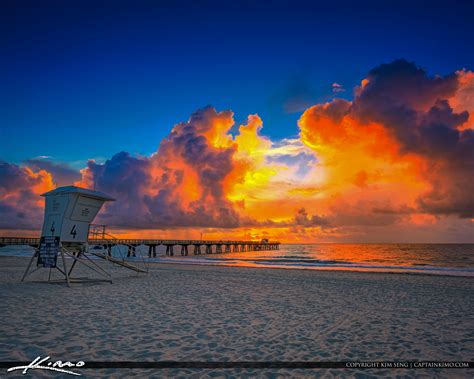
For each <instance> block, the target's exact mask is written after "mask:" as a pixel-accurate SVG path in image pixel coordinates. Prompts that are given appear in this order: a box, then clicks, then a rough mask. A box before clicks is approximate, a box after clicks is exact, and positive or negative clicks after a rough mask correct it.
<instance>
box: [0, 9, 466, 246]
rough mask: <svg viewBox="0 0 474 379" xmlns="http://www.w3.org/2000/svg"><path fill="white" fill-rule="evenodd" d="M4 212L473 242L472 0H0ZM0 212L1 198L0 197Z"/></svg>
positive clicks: (244, 231)
mask: <svg viewBox="0 0 474 379" xmlns="http://www.w3.org/2000/svg"><path fill="white" fill-rule="evenodd" d="M1 7H2V12H0V19H1V20H0V21H1V22H0V28H1V29H2V30H1V33H0V55H1V57H2V59H1V60H0V79H1V82H2V91H0V133H1V134H0V175H1V176H0V218H1V219H2V221H1V222H0V231H2V232H3V234H19V233H20V234H23V235H32V234H34V233H35V231H37V230H38V229H39V228H40V226H41V219H42V206H43V205H42V203H41V201H42V199H41V198H39V196H38V194H39V193H40V192H41V191H45V190H48V189H51V188H54V187H55V186H58V185H67V184H76V185H81V186H85V187H91V188H96V189H100V190H103V191H104V192H109V193H111V194H112V195H114V196H115V197H116V198H117V199H118V201H117V202H115V203H114V204H113V205H110V206H109V207H108V208H106V209H105V210H104V212H103V214H101V216H100V217H101V219H100V220H99V221H101V222H104V223H107V224H108V225H110V227H111V228H112V229H114V230H115V232H116V233H118V234H123V235H130V236H138V235H147V236H148V235H153V236H172V237H175V236H176V237H179V236H189V235H190V234H192V235H194V234H196V235H199V234H200V233H201V232H204V233H205V234H206V235H207V236H208V237H216V238H217V237H219V238H220V237H222V236H224V237H226V236H229V237H231V236H232V237H233V236H235V237H242V238H243V237H245V238H260V237H262V236H264V237H275V238H280V239H282V240H286V241H290V242H300V241H301V242H319V241H323V242H324V241H327V242H474V237H473V236H474V233H473V232H474V229H473V226H474V223H473V219H474V199H473V195H472V194H471V193H470V191H469V190H468V189H469V188H472V187H473V185H474V182H473V179H472V177H473V176H474V175H473V172H474V171H473V168H474V157H473V152H472V151H473V150H474V143H473V139H474V137H473V136H472V133H473V117H474V116H471V113H473V112H474V100H473V93H474V79H473V74H472V71H471V70H473V69H474V50H473V49H471V48H470V46H471V45H472V40H473V39H474V28H472V19H471V17H470V15H472V14H473V12H474V3H472V1H464V2H463V1H459V2H456V3H455V4H453V3H449V2H433V1H429V2H428V1H383V2H375V1H370V2H369V1H366V2H364V1H362V2H357V4H355V3H354V2H350V1H331V2H325V3H319V2H314V1H313V2H309V1H308V2H306V1H272V2H264V1H261V2H255V1H236V2H215V1H194V2H192V1H169V2H166V1H68V2H64V1H43V2H37V1H4V2H2V5H1ZM2 214H3V215H2Z"/></svg>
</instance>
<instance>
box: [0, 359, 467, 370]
mask: <svg viewBox="0 0 474 379" xmlns="http://www.w3.org/2000/svg"><path fill="white" fill-rule="evenodd" d="M29 364H31V361H30V362H16V361H4V362H0V368H2V369H8V368H10V367H15V366H28V365H29ZM64 368H66V369H67V367H64ZM237 368H239V369H316V368H322V369H327V368H336V369H341V368H345V369H434V368H436V369H446V368H461V369H463V368H464V369H466V368H474V362H467V361H343V362H308V361H295V362H292V361H274V362H262V361H231V362H230V361H228V362H199V361H190V362H177V361H159V362H150V361H143V362H136V361H89V362H87V361H85V364H84V366H82V367H75V368H69V369H71V370H77V371H80V370H83V369H237ZM33 370H34V368H33Z"/></svg>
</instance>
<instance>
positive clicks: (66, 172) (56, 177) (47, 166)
mask: <svg viewBox="0 0 474 379" xmlns="http://www.w3.org/2000/svg"><path fill="white" fill-rule="evenodd" d="M49 159H50V157H46V156H42V157H38V158H32V159H29V160H27V161H26V162H25V165H26V166H28V167H30V168H31V169H33V170H36V171H37V170H45V171H47V172H49V173H50V174H51V175H52V177H53V181H54V183H55V184H56V185H58V186H67V185H72V184H73V183H74V182H76V181H78V180H80V179H81V173H80V172H79V170H75V169H74V168H72V167H70V166H69V165H67V164H65V163H58V162H54V161H51V160H49Z"/></svg>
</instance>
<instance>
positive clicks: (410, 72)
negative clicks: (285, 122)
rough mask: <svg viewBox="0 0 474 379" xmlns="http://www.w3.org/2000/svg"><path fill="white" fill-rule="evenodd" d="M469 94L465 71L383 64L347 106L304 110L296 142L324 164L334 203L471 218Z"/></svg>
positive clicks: (473, 164) (473, 154)
mask: <svg viewBox="0 0 474 379" xmlns="http://www.w3.org/2000/svg"><path fill="white" fill-rule="evenodd" d="M473 88H474V81H473V80H472V79H471V73H470V72H466V71H458V72H457V73H453V74H449V75H446V76H429V75H428V74H427V73H426V71H425V70H424V69H422V68H420V67H418V66H416V65H415V64H413V63H411V62H407V61H405V60H397V61H394V62H392V63H389V64H382V65H380V66H378V67H376V68H374V69H373V70H371V71H370V72H369V74H368V76H367V78H366V79H364V80H363V81H362V84H361V86H360V87H358V88H357V89H356V95H355V98H354V100H353V101H352V102H347V101H345V100H339V99H335V100H333V101H332V102H330V103H326V104H322V105H316V106H313V107H311V108H309V109H308V110H307V111H306V112H305V113H304V114H303V116H302V117H301V119H300V121H299V125H300V129H301V138H302V140H303V142H305V143H306V144H307V145H308V146H309V147H311V148H312V149H313V150H314V151H315V152H316V154H317V156H318V158H319V159H321V161H323V162H324V164H323V167H325V168H327V171H328V172H329V174H330V175H331V178H330V179H329V180H328V181H329V183H330V184H331V185H332V186H333V187H338V191H339V195H338V196H339V197H340V198H346V199H347V198H350V197H352V199H354V200H355V199H357V198H358V197H359V196H360V197H364V198H366V199H371V200H372V202H375V201H380V200H381V199H385V200H386V201H387V203H390V207H392V208H397V207H398V208H404V209H407V208H411V209H415V212H420V213H429V214H433V215H457V216H459V217H462V218H471V217H474V192H473V191H472V190H471V189H472V188H473V187H474V176H473V175H472V173H473V172H474V138H473V136H474V135H473V133H474V131H473V130H472V129H470V128H469V127H467V126H466V125H468V123H469V120H470V117H471V116H470V113H472V112H473V111H474V109H472V108H468V109H463V108H462V107H461V105H460V104H464V105H465V106H469V107H470V106H472V105H473V104H472V102H470V101H469V100H468V96H467V95H466V94H469V93H472V92H471V91H472V90H473ZM451 104H455V105H456V110H454V109H453V107H452V105H451ZM350 183H352V184H354V185H356V186H358V187H360V188H361V191H363V192H362V193H358V192H357V191H354V189H353V188H351V186H350ZM333 201H334V199H333ZM371 208H374V207H370V206H369V209H371Z"/></svg>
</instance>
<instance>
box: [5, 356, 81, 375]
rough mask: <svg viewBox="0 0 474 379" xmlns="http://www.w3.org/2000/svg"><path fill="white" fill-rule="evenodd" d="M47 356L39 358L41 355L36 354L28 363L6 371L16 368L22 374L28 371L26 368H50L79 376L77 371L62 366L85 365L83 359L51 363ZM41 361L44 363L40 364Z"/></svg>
mask: <svg viewBox="0 0 474 379" xmlns="http://www.w3.org/2000/svg"><path fill="white" fill-rule="evenodd" d="M49 358H50V357H49V356H47V357H45V358H43V359H41V357H40V356H38V357H36V358H35V359H34V360H33V362H31V363H30V364H29V365H27V366H15V367H10V368H9V369H8V370H7V372H11V371H16V370H23V371H22V374H23V375H25V374H26V373H27V372H28V370H51V371H57V372H62V373H64V374H70V375H77V376H81V374H79V373H77V372H74V371H70V370H66V369H64V368H63V367H67V368H71V367H82V366H84V365H85V363H84V362H83V361H79V362H77V363H71V362H69V361H67V362H62V361H56V362H54V363H53V362H48V360H49ZM46 362H47V363H46ZM43 363H44V364H45V365H42V364H43Z"/></svg>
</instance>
